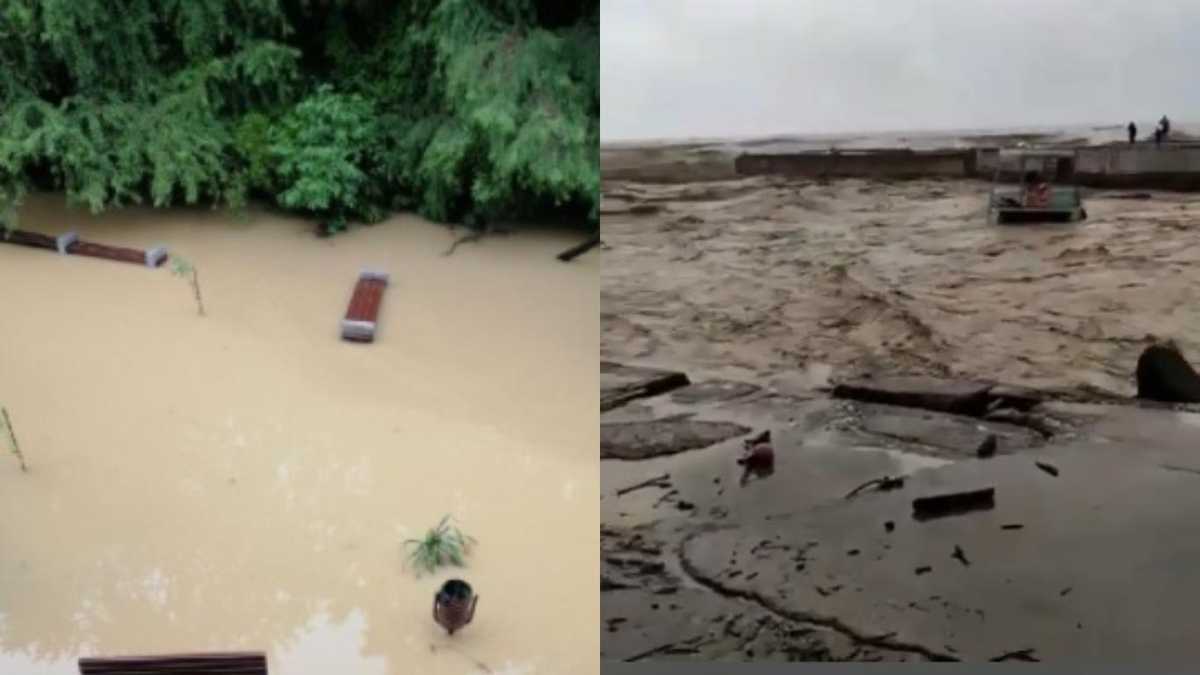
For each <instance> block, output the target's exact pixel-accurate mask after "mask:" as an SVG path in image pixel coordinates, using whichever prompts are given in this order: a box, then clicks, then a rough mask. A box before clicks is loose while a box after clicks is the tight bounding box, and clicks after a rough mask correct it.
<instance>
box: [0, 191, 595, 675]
mask: <svg viewBox="0 0 1200 675" xmlns="http://www.w3.org/2000/svg"><path fill="white" fill-rule="evenodd" d="M20 225H21V227H23V228H25V229H30V230H36V231H41V232H46V233H52V234H59V233H61V232H64V231H67V230H70V229H75V230H78V231H80V232H81V234H82V236H83V237H84V238H87V239H93V240H96V241H100V242H104V243H109V244H113V245H129V246H134V247H138V248H144V247H147V246H150V245H153V244H159V243H161V244H163V245H166V246H168V247H169V248H170V249H171V250H172V251H173V252H178V253H179V254H181V255H183V256H184V257H185V258H187V259H188V260H190V261H191V262H193V263H194V264H195V266H196V267H197V269H198V270H199V272H200V282H201V286H202V288H203V292H204V300H205V304H206V308H207V310H208V316H207V317H203V318H202V317H199V316H197V314H196V309H195V304H194V302H193V300H192V297H191V292H190V290H189V288H188V286H187V284H186V283H185V282H184V281H182V280H180V279H176V278H174V277H172V276H171V274H170V273H169V272H168V271H167V270H166V269H157V270H150V269H147V268H145V267H139V266H136V265H128V264H122V263H116V262H109V261H104V260H96V259H88V258H80V257H75V256H58V255H55V254H53V253H51V252H46V251H38V250H33V249H25V248H20V247H16V246H0V288H3V289H4V292H3V294H0V404H2V405H4V406H6V407H7V408H8V410H9V412H10V414H11V415H12V420H13V426H14V427H15V430H16V433H17V437H18V440H19V441H20V444H21V447H22V449H23V450H24V453H25V456H26V458H27V460H28V463H29V465H30V468H31V471H30V472H29V473H28V474H23V473H22V472H21V471H20V469H19V468H18V465H17V462H16V460H15V459H14V458H13V457H12V456H11V455H9V454H8V448H7V441H6V440H4V441H0V451H2V454H0V672H3V673H9V672H12V673H18V672H19V673H27V674H31V675H33V674H39V673H46V674H51V673H53V674H55V675H58V674H60V673H61V674H66V673H75V672H78V671H77V668H76V665H75V659H77V658H78V657H79V656H81V655H92V654H103V655H114V654H123V653H146V652H150V653H154V652H170V651H202V650H230V649H253V650H259V649H261V650H266V651H267V652H268V656H269V661H270V670H271V673H272V674H273V675H288V674H292V675H305V674H314V675H315V674H322V675H325V674H328V673H356V674H361V675H384V674H387V673H428V674H430V675H438V674H450V673H453V674H454V675H467V674H470V673H479V672H488V670H486V669H485V666H486V668H487V669H490V672H494V673H507V674H509V675H516V674H518V673H519V674H521V675H535V674H537V675H541V674H555V675H558V674H563V675H565V674H567V673H570V674H572V675H575V674H578V675H588V674H595V673H598V672H599V663H598V658H599V656H598V655H599V631H598V626H597V617H598V616H599V600H598V597H597V593H596V578H597V577H598V575H599V562H598V560H597V556H596V551H597V550H598V543H599V539H598V534H597V529H596V524H597V522H598V520H599V516H598V507H597V505H598V503H599V493H598V485H599V477H598V468H597V462H596V448H597V447H598V445H599V432H598V409H599V401H598V391H599V383H598V372H597V367H596V354H597V352H598V351H599V337H598V336H599V319H598V317H599V264H600V260H599V256H596V255H594V254H592V255H588V256H584V257H582V258H579V259H577V260H576V261H575V262H573V263H571V264H569V265H564V264H562V263H559V262H558V261H556V260H555V259H554V254H556V253H557V252H559V251H560V250H562V249H564V248H566V247H568V246H570V245H572V244H573V243H575V242H576V240H577V238H578V237H577V236H572V235H570V234H561V233H553V234H552V233H520V234H517V235H514V236H511V237H493V238H488V239H485V240H484V241H482V242H481V243H476V244H466V245H463V246H461V247H459V249H458V251H457V252H456V253H455V254H454V255H453V256H451V257H448V258H447V257H443V256H442V252H443V251H444V250H445V248H446V247H447V245H448V244H449V243H450V242H451V240H452V238H453V237H452V235H451V234H450V233H448V232H447V230H446V229H445V228H442V227H437V226H434V225H431V224H428V223H426V222H424V221H421V220H419V219H417V218H414V217H408V216H397V217H395V218H393V219H391V220H390V221H389V222H387V223H384V224H381V225H378V226H375V227H367V228H358V229H355V230H353V231H352V232H350V233H348V234H344V235H340V236H337V237H334V238H332V239H328V240H320V239H317V238H315V237H314V236H313V235H312V234H311V229H310V226H309V225H307V224H305V223H302V222H300V221H297V220H290V219H286V218H281V217H278V216H275V215H268V214H264V213H252V214H251V215H250V216H249V217H248V218H246V219H238V218H234V217H231V216H230V215H229V214H226V213H222V212H214V211H186V210H178V211H151V210H134V209H129V210H124V211H121V212H115V213H112V214H107V215H105V216H102V217H99V218H92V217H89V216H87V215H86V214H85V213H82V212H79V211H74V210H68V209H66V208H65V207H64V206H63V204H62V200H61V198H57V197H49V196H39V197H35V198H31V199H30V200H29V203H28V204H27V206H26V208H25V210H24V211H23V215H22V219H21V223H20ZM362 267H374V268H381V269H385V270H388V271H389V272H390V273H391V275H392V282H391V286H390V287H389V289H388V291H387V294H386V295H385V297H384V305H383V309H382V310H381V316H380V328H379V333H378V337H377V341H376V342H375V343H374V344H371V345H355V344H349V343H344V342H342V341H341V340H339V338H338V321H339V320H340V318H341V317H342V315H343V314H344V312H345V310H346V304H347V301H348V299H349V294H350V291H351V288H352V286H353V283H354V280H355V279H356V277H357V274H358V271H359V270H360V268H362ZM447 513H452V514H454V516H455V517H456V519H457V520H458V522H459V524H460V525H461V526H462V528H463V529H464V531H466V532H467V533H468V534H470V535H472V536H474V537H475V538H476V539H477V540H478V545H477V547H476V548H475V550H474V552H473V553H472V555H471V557H470V559H469V561H468V567H467V568H466V569H462V570H452V571H444V572H439V573H437V574H435V575H429V576H421V577H418V576H416V575H415V573H414V572H413V571H411V570H409V569H406V568H405V566H404V559H405V558H404V549H403V548H402V542H403V541H404V539H405V538H406V537H410V536H411V537H416V536H420V534H422V533H423V532H424V531H425V529H427V528H429V527H431V526H433V525H434V524H436V523H437V521H438V520H439V519H440V518H441V517H442V516H443V515H444V514H447ZM451 576H458V577H461V578H463V579H466V580H467V581H469V582H470V583H471V584H472V585H473V586H474V587H475V589H476V591H477V592H478V593H479V595H480V601H479V611H478V613H477V615H476V617H475V622H474V623H473V624H472V625H470V626H469V627H467V628H466V629H465V630H464V631H463V632H462V633H459V634H456V635H455V636H454V638H453V639H452V640H449V639H447V638H446V636H445V633H444V632H443V631H441V629H440V628H438V627H437V626H436V624H434V623H433V620H432V618H431V616H430V614H431V606H432V599H433V594H434V592H435V591H436V589H437V588H438V587H439V586H440V585H441V583H442V582H443V581H444V580H445V579H446V578H449V577H451ZM446 645H450V646H451V647H452V649H446V648H445V646H446ZM435 647H437V648H436V649H435Z"/></svg>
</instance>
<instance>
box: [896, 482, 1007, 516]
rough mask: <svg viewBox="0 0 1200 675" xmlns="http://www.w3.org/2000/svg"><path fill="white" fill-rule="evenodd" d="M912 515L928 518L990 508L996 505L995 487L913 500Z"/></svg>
mask: <svg viewBox="0 0 1200 675" xmlns="http://www.w3.org/2000/svg"><path fill="white" fill-rule="evenodd" d="M912 505H913V517H914V518H916V519H917V520H929V519H932V518H941V517H944V516H953V515H959V514H962V513H967V512H970V511H982V510H987V509H991V508H993V507H994V506H995V505H996V488H994V487H989V488H983V489H979V490H967V491H963V492H948V493H945V494H940V495H932V496H929V497H918V498H916V499H914V500H913V503H912Z"/></svg>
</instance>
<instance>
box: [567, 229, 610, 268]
mask: <svg viewBox="0 0 1200 675" xmlns="http://www.w3.org/2000/svg"><path fill="white" fill-rule="evenodd" d="M599 245H600V233H599V232H597V233H596V234H594V235H593V236H592V238H591V239H588V240H587V241H585V242H583V243H582V244H579V245H578V246H572V247H571V248H569V249H567V250H565V251H563V252H562V253H559V254H558V259H559V260H561V261H563V262H571V261H572V260H574V259H576V258H578V257H579V256H581V255H583V254H584V253H587V252H588V251H590V250H592V249H593V248H596V247H597V246H599Z"/></svg>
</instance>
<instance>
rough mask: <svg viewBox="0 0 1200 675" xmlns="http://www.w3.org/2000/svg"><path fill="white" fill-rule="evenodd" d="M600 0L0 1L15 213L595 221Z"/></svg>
mask: <svg viewBox="0 0 1200 675" xmlns="http://www.w3.org/2000/svg"><path fill="white" fill-rule="evenodd" d="M598 77H599V3H598V0H590V1H588V0H564V1H562V2H539V1H536V0H407V1H405V2H391V1H388V0H122V1H121V2H112V1H111V0H4V2H3V3H0V218H2V217H3V210H4V208H5V207H7V206H9V205H11V204H13V203H15V202H16V201H17V200H19V198H20V195H21V194H22V193H23V192H24V191H25V190H27V189H30V188H37V189H60V190H64V191H65V192H66V194H67V195H68V198H69V199H70V200H71V202H72V203H75V204H79V205H84V206H87V207H89V208H91V209H92V210H94V211H100V210H103V209H105V208H109V207H114V206H120V205H124V204H129V203H150V204H153V205H156V206H167V205H172V204H180V203H186V204H196V203H213V204H232V205H237V204H241V203H242V202H243V201H244V200H245V199H246V198H247V197H248V196H256V197H259V198H262V199H266V200H269V201H272V202H274V203H275V204H277V205H278V206H280V207H282V208H285V209H288V210H294V211H298V212H302V213H309V214H313V215H315V216H318V217H320V218H322V219H325V220H328V221H329V222H331V223H334V224H342V223H345V222H347V221H356V220H357V221H371V220H376V219H378V218H380V217H381V216H382V215H383V214H384V213H385V211H386V210H388V209H394V208H412V209H416V210H418V211H419V212H420V213H422V214H424V215H426V216H428V217H430V218H433V219H435V220H440V221H455V222H457V221H465V222H468V223H474V222H489V221H494V220H497V219H507V218H520V219H531V218H541V217H546V216H549V217H552V218H555V219H557V220H573V221H576V222H581V223H591V224H593V225H594V224H595V222H596V220H597V206H598V194H599V166H598V144H599V111H600V101H599V81H598Z"/></svg>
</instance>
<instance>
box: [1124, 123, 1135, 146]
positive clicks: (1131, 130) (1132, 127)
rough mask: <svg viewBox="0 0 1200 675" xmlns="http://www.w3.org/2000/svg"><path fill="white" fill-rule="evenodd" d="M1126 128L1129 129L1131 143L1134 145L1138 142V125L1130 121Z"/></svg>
mask: <svg viewBox="0 0 1200 675" xmlns="http://www.w3.org/2000/svg"><path fill="white" fill-rule="evenodd" d="M1126 129H1128V130H1129V144H1130V145H1133V144H1134V143H1136V142H1137V125H1136V124H1134V123H1133V122H1130V123H1129V126H1128V127H1126Z"/></svg>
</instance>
